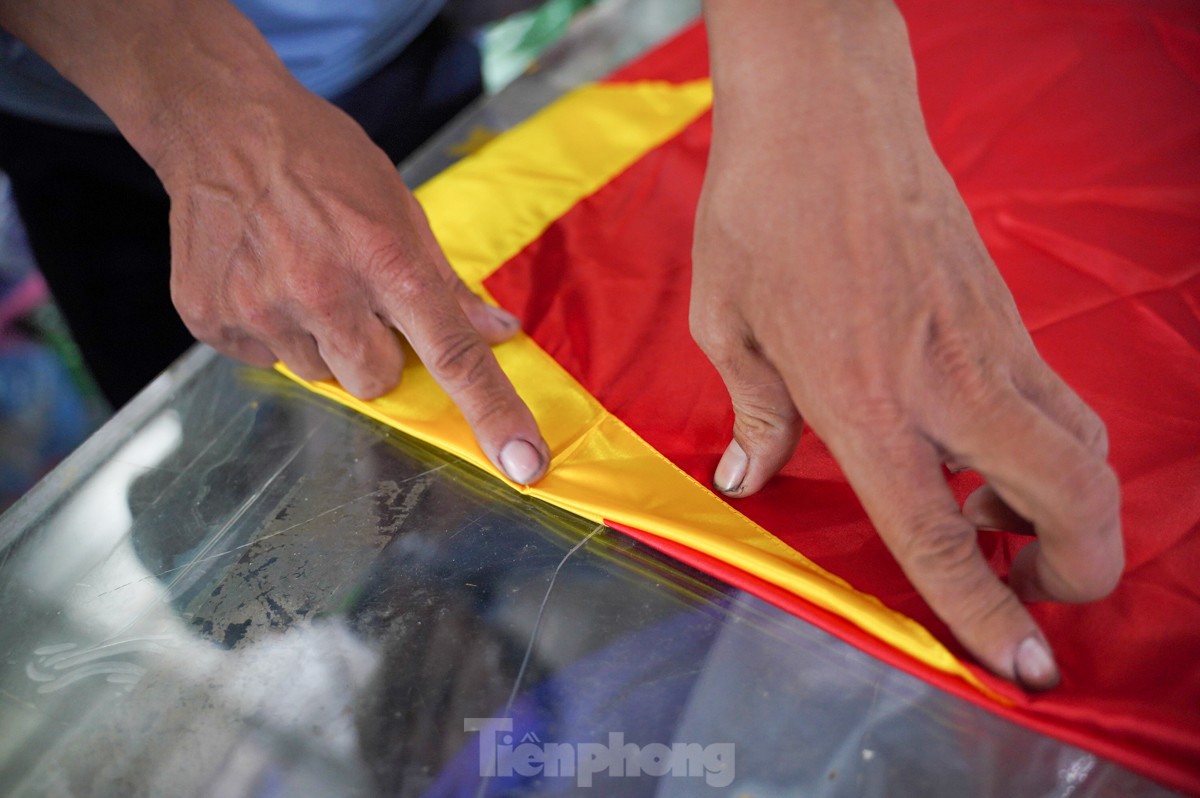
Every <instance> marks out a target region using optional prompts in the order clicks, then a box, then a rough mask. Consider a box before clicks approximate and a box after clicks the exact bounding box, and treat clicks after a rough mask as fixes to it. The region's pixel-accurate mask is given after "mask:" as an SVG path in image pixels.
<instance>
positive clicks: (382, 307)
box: [157, 85, 550, 484]
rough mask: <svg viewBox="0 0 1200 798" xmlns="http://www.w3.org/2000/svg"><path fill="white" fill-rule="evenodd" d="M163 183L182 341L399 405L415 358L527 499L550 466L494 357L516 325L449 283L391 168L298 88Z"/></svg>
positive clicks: (189, 149) (222, 130) (219, 135)
mask: <svg viewBox="0 0 1200 798" xmlns="http://www.w3.org/2000/svg"><path fill="white" fill-rule="evenodd" d="M227 114H228V115H227V116H225V117H222V116H220V115H218V117H217V118H215V119H212V120H211V123H210V124H209V125H208V126H207V127H206V128H205V132H204V133H203V134H202V135H196V134H195V133H194V131H195V128H190V130H192V131H193V134H192V136H191V138H190V139H188V140H187V141H186V142H183V146H178V144H179V142H176V145H177V146H173V147H172V148H171V153H170V158H169V160H167V161H166V162H165V163H160V164H158V165H157V166H158V171H159V174H160V176H161V177H162V178H163V183H164V185H165V186H166V188H167V191H168V193H169V194H170V197H171V249H172V264H171V292H172V297H173V299H174V301H175V305H176V307H177V309H178V310H179V313H180V315H181V316H182V318H183V320H184V323H185V324H187V326H188V329H190V330H191V331H192V333H193V334H194V335H195V336H196V337H197V338H198V339H200V340H201V341H204V342H205V343H208V344H210V345H211V346H213V347H214V348H216V349H217V350H219V351H220V352H222V353H224V354H227V355H230V356H232V357H235V358H237V359H240V360H243V361H246V362H248V363H252V364H255V365H259V366H270V365H271V364H273V363H274V362H275V361H277V360H282V361H283V362H284V363H285V364H286V365H287V366H288V368H290V369H291V370H292V371H293V372H295V373H296V374H297V375H299V376H300V377H303V378H304V379H307V380H320V379H326V378H329V377H331V376H332V377H336V378H337V379H338V381H339V382H340V383H341V384H342V386H343V387H344V388H345V389H346V390H347V391H349V392H350V393H352V394H354V395H355V396H358V397H359V398H362V399H371V398H374V397H377V396H380V395H381V394H383V393H386V392H387V391H389V390H390V389H392V388H393V387H394V386H395V385H396V383H397V381H398V379H399V375H400V370H401V366H402V364H403V358H404V354H403V350H402V349H401V346H400V342H399V340H398V338H397V336H396V331H399V332H400V333H401V334H403V335H404V336H405V337H406V338H407V339H408V341H409V343H411V344H412V347H413V350H414V351H415V352H416V353H417V355H418V356H419V357H420V358H421V360H422V361H423V362H424V363H425V365H426V367H427V368H428V369H429V370H430V372H431V373H432V375H433V377H434V378H435V379H436V380H437V381H438V383H439V384H440V385H441V386H442V387H443V388H445V390H446V392H447V393H448V394H449V395H450V397H451V399H453V400H454V402H455V404H457V405H458V407H459V408H460V409H461V410H462V412H463V414H464V415H465V416H466V419H467V421H468V422H469V423H470V425H471V429H472V430H473V431H474V433H475V436H476V439H477V440H478V441H479V444H480V446H481V447H482V449H483V451H484V453H485V454H486V455H487V456H488V458H489V459H490V460H491V461H492V462H493V463H494V464H495V465H497V466H498V467H499V468H500V469H501V470H502V471H503V472H504V473H505V474H507V475H508V477H509V478H510V479H512V480H513V481H514V482H518V483H521V484H529V483H531V482H534V481H536V480H537V479H539V478H540V477H541V476H542V475H543V474H544V472H545V470H546V467H547V465H548V464H549V462H550V456H549V450H548V447H547V446H546V443H545V442H544V441H543V440H542V437H541V434H540V433H539V431H538V427H537V424H536V422H535V421H534V418H533V415H532V414H531V413H530V411H529V409H528V407H526V405H525V404H524V402H523V401H522V400H521V398H520V397H519V396H518V395H517V393H516V391H515V390H514V389H513V386H512V384H511V383H510V382H509V381H508V379H507V377H506V376H505V375H504V373H503V372H502V371H501V370H500V367H499V365H498V364H497V362H496V359H495V357H494V355H493V354H492V352H491V350H490V348H489V346H488V344H494V343H498V342H501V341H504V340H507V339H509V338H511V337H512V336H513V335H515V334H516V333H517V332H518V330H519V322H518V321H517V319H516V318H515V317H514V316H512V314H510V313H507V312H506V311H504V310H502V309H500V308H496V307H492V306H490V305H488V304H486V303H485V302H484V301H483V300H482V299H481V298H480V297H478V296H477V295H475V294H474V293H472V292H471V291H470V290H469V289H468V288H467V287H466V286H465V285H464V284H463V282H462V281H461V280H460V279H459V278H458V277H457V275H455V273H454V272H453V270H452V269H451V268H450V265H449V264H448V263H447V261H446V258H445V256H444V255H443V254H442V252H441V249H440V248H439V247H438V244H437V242H436V241H435V239H434V237H433V234H432V232H431V231H430V229H429V224H428V221H427V220H426V218H425V215H424V213H423V211H422V210H421V207H420V205H419V204H418V203H417V201H416V199H415V198H414V197H413V195H412V193H411V192H410V191H409V190H408V188H407V187H406V186H405V185H404V183H403V181H402V180H401V178H400V176H399V174H398V173H397V172H396V169H395V167H394V166H393V164H392V163H391V162H390V160H389V159H388V158H387V156H386V155H385V154H384V153H383V152H382V151H380V150H379V149H378V148H377V147H376V146H375V145H374V144H373V143H372V142H371V141H370V140H369V139H368V137H367V136H366V134H365V133H364V132H363V131H362V129H361V128H360V127H359V126H358V125H357V124H356V123H355V122H354V121H353V120H351V119H350V118H349V117H348V116H346V115H345V114H343V113H342V112H341V111H339V110H338V109H336V108H335V107H334V106H332V105H330V104H329V103H327V102H325V101H324V100H321V99H320V98H318V97H316V96H315V95H312V94H310V93H309V92H307V91H305V90H304V89H303V88H301V87H299V86H298V85H297V86H295V87H294V89H291V90H289V91H287V92H284V93H277V94H276V95H274V96H272V97H271V98H270V99H267V100H261V99H259V100H258V101H257V102H247V103H241V104H238V103H233V104H231V106H230V109H229V111H228V112H227Z"/></svg>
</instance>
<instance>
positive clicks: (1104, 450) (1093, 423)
mask: <svg viewBox="0 0 1200 798" xmlns="http://www.w3.org/2000/svg"><path fill="white" fill-rule="evenodd" d="M1083 445H1084V446H1086V447H1087V450H1088V451H1089V452H1092V453H1093V454H1095V455H1096V456H1097V457H1099V458H1100V459H1101V460H1107V459H1108V427H1107V426H1105V424H1104V422H1103V421H1101V420H1100V417H1099V416H1098V415H1096V414H1095V413H1094V412H1092V411H1091V410H1090V409H1089V410H1087V412H1085V413H1084V416H1083Z"/></svg>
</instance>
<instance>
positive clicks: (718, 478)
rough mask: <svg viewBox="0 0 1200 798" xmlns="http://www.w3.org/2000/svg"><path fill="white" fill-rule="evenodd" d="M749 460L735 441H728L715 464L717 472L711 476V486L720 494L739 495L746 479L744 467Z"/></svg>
mask: <svg viewBox="0 0 1200 798" xmlns="http://www.w3.org/2000/svg"><path fill="white" fill-rule="evenodd" d="M749 464H750V460H749V459H748V458H747V457H746V453H745V452H744V451H743V450H742V447H741V446H740V445H739V444H738V442H737V441H730V443H729V446H728V447H727V448H726V449H725V454H723V455H721V462H720V463H718V464H717V472H716V473H715V474H713V484H714V485H716V486H717V490H719V491H721V492H722V493H740V492H741V490H742V482H743V481H744V480H745V479H746V467H747V466H748V465H749Z"/></svg>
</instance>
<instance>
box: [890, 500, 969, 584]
mask: <svg viewBox="0 0 1200 798" xmlns="http://www.w3.org/2000/svg"><path fill="white" fill-rule="evenodd" d="M909 526H910V534H909V535H907V536H906V537H905V538H904V539H903V542H902V544H901V546H900V551H899V552H897V554H898V555H899V556H900V559H901V561H902V562H904V563H905V564H906V565H905V568H906V570H908V569H912V570H913V571H914V572H917V573H920V574H921V575H923V576H924V578H926V579H929V580H932V581H934V582H938V583H943V584H945V583H957V582H959V581H961V579H962V577H963V576H964V575H965V574H968V573H970V572H971V571H972V570H973V566H974V565H975V558H976V557H977V556H978V553H977V551H976V544H975V537H974V535H971V534H968V533H967V524H966V522H965V521H963V520H962V519H961V518H957V517H954V516H953V515H948V514H947V513H946V512H945V511H942V510H930V511H927V512H925V513H922V514H919V515H917V516H916V517H914V518H913V519H911V521H910V522H909Z"/></svg>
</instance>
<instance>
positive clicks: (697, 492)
mask: <svg viewBox="0 0 1200 798" xmlns="http://www.w3.org/2000/svg"><path fill="white" fill-rule="evenodd" d="M710 103H711V89H710V86H709V84H708V82H707V81H701V82H696V83H689V84H682V85H674V84H667V83H654V82H646V83H636V84H602V85H594V86H587V87H584V88H582V89H579V90H577V91H575V92H573V93H571V94H569V95H567V96H566V97H565V98H564V99H562V100H561V101H559V102H558V103H556V104H555V105H552V106H550V107H549V108H547V109H546V110H545V111H543V112H542V113H540V114H539V115H538V116H536V117H534V118H533V119H531V120H529V121H528V122H526V123H524V124H522V125H520V126H519V127H517V128H515V129H513V130H512V131H510V132H508V133H506V134H504V135H503V136H501V137H499V138H498V139H496V140H495V141H493V142H491V143H489V144H487V145H486V146H484V147H483V148H482V149H481V150H480V151H479V152H478V153H477V154H476V155H474V156H472V157H471V158H468V159H466V160H464V161H461V162H459V163H458V164H456V165H455V166H454V167H452V168H450V169H448V170H447V171H446V172H444V173H443V174H441V175H439V176H438V177H437V178H435V179H434V180H432V181H430V182H429V183H428V184H427V185H426V186H423V187H422V188H421V189H420V190H418V192H417V196H418V198H419V199H420V201H421V203H422V205H423V206H424V207H425V211H426V213H427V214H428V216H429V219H430V223H431V225H432V226H433V229H434V232H435V234H436V235H437V237H438V240H439V241H440V242H441V244H442V245H443V247H444V248H445V250H446V253H447V255H448V257H449V259H450V262H451V263H452V264H454V267H455V269H456V270H458V271H459V273H460V274H461V275H462V276H463V279H464V280H466V281H467V283H468V284H470V285H471V286H472V287H473V288H475V289H476V290H481V288H482V285H481V284H482V281H483V280H484V279H485V278H486V277H487V276H488V275H490V274H491V273H492V272H493V271H495V270H496V269H498V268H500V266H502V265H503V264H504V263H506V262H507V261H508V260H509V259H510V258H511V257H512V256H514V255H515V254H517V253H518V252H519V251H520V250H521V249H522V248H523V247H525V246H526V245H527V244H528V243H530V242H531V241H533V240H534V239H536V238H537V237H538V236H539V235H541V233H542V232H543V231H544V230H545V229H546V227H548V226H549V225H550V224H551V223H552V222H553V221H554V220H556V219H557V218H559V217H560V216H562V215H563V214H564V213H565V212H566V211H567V210H569V209H570V208H571V207H572V206H573V205H574V204H575V203H577V202H578V201H579V200H581V199H583V198H584V197H586V196H588V195H590V194H592V193H593V192H595V191H596V190H597V189H599V188H600V187H601V186H603V185H604V184H606V183H607V182H609V181H610V180H611V179H612V178H614V177H615V176H616V175H617V174H619V173H620V172H621V171H623V170H624V169H625V168H626V167H628V166H629V165H630V164H632V163H633V162H634V161H635V160H637V159H638V158H639V157H641V156H642V155H644V154H645V153H646V152H648V151H649V150H651V149H653V148H654V147H656V146H658V145H659V144H661V143H663V142H664V141H666V140H667V139H668V138H670V137H671V136H673V135H675V134H676V133H678V132H679V131H680V130H682V129H683V127H684V126H686V125H687V124H689V123H690V122H691V121H693V120H694V119H695V118H696V117H697V116H699V114H701V113H702V112H704V111H705V110H706V109H707V108H708V107H709V105H710ZM598 130H603V131H604V135H603V136H598V135H596V131H598ZM495 352H496V357H497V358H498V360H499V361H500V365H501V366H502V367H503V369H504V371H505V372H506V373H507V374H508V376H509V378H510V379H511V380H512V382H513V385H514V386H516V388H517V391H518V392H519V393H520V394H521V396H522V398H523V399H524V400H525V401H526V402H527V403H528V405H529V406H530V408H531V409H532V410H533V413H534V415H535V416H536V417H537V420H538V423H539V425H540V427H541V430H542V434H543V435H544V436H545V439H546V442H547V444H548V445H549V447H550V451H551V454H552V461H551V467H550V471H549V473H548V475H547V476H546V477H545V478H544V479H543V480H542V481H541V482H539V483H538V484H537V485H534V486H532V487H528V488H524V487H518V489H520V490H522V491H524V492H526V493H528V494H529V495H531V496H534V497H537V498H539V499H543V500H545V501H548V502H550V503H552V504H554V505H557V506H559V507H562V508H564V509H566V510H569V511H571V512H574V513H576V514H578V515H580V516H583V517H585V518H588V519H590V520H592V521H595V522H597V523H601V522H603V521H605V520H612V521H615V522H618V523H622V524H625V525H627V526H630V527H634V528H637V529H640V530H643V531H645V532H649V533H651V534H653V535H657V536H659V537H662V538H665V539H668V540H672V541H675V542H677V543H681V544H683V545H685V546H688V547H690V548H692V549H695V550H698V551H701V552H703V553H705V554H708V555H710V556H712V557H715V558H717V559H719V560H722V561H724V562H727V563H729V564H731V565H733V566H735V567H737V568H740V569H741V570H743V571H745V572H747V573H749V574H752V575H754V576H756V577H759V578H761V579H765V580H766V581H768V582H771V583H772V584H775V585H778V586H780V587H782V588H784V589H786V590H788V591H791V592H792V593H794V594H796V595H798V596H800V597H802V598H804V599H806V600H808V601H811V602H812V603H814V604H816V605H818V606H820V607H823V608H825V609H827V610H831V611H832V612H835V613H837V614H838V615H840V616H842V617H845V618H847V619H849V620H850V621H852V622H853V623H855V624H857V625H858V626H860V627H861V628H863V629H864V630H866V631H867V632H869V633H870V634H872V635H874V636H876V637H877V638H879V639H881V640H883V641H885V642H887V643H888V644H890V645H892V646H894V647H896V648H898V649H900V650H901V651H904V652H905V653H907V654H910V655H911V656H913V657H915V658H916V659H918V660H920V661H922V662H924V663H926V664H928V665H930V666H932V667H934V668H937V669H938V670H941V671H944V672H947V673H950V674H954V675H957V676H959V677H961V678H962V679H964V680H966V681H967V682H969V683H971V684H973V685H975V686H976V687H977V688H979V689H980V690H982V691H984V692H986V693H988V694H989V695H991V696H992V697H993V698H996V699H997V700H1001V701H1005V699H1003V698H1002V697H1000V696H998V695H997V694H995V693H994V692H992V691H990V690H988V689H987V688H986V687H985V686H984V685H983V684H982V683H980V682H979V681H978V680H977V679H976V678H975V677H974V676H973V675H972V674H971V673H970V671H969V670H968V669H967V668H966V667H965V666H964V665H963V664H962V663H961V662H960V661H959V660H958V659H957V658H956V657H954V655H953V654H951V653H950V652H949V651H948V650H947V649H946V648H945V647H944V646H942V645H941V644H940V643H939V642H938V641H937V640H936V639H935V638H934V637H933V636H932V635H931V634H930V633H929V632H928V631H927V630H926V629H925V628H924V627H922V626H921V625H920V624H918V623H916V622H915V621H913V620H911V619H910V618H908V617H906V616H904V615H902V614H900V613H897V612H894V611H892V610H890V609H888V608H887V607H885V606H884V605H883V604H881V603H880V602H879V601H878V600H877V599H875V598H874V597H872V596H869V595H866V594H863V593H860V592H858V591H856V590H854V589H853V588H852V587H851V586H850V585H848V584H847V583H846V582H844V581H843V580H841V579H839V578H838V577H836V576H834V575H833V574H830V573H829V572H827V571H824V570H823V569H821V568H820V567H818V566H817V565H815V564H814V563H813V562H812V561H810V560H809V559H807V558H806V557H804V556H803V555H801V554H800V553H799V552H797V551H795V550H794V549H792V548H791V547H790V546H788V545H787V544H785V543H783V542H782V541H780V540H779V539H778V538H776V537H775V536H774V535H772V534H770V533H769V532H767V531H766V530H765V529H763V528H762V527H760V526H758V525H757V524H755V523H754V522H753V521H751V520H750V519H748V518H747V517H745V516H744V515H742V514H741V513H738V512H737V511H736V510H735V509H734V508H732V507H730V506H729V505H728V504H726V503H725V502H724V501H723V500H722V499H720V498H719V497H717V496H716V495H715V494H714V493H712V491H710V490H709V489H707V488H706V487H704V486H703V485H700V484H699V483H697V482H696V481H695V480H693V479H692V478H691V477H690V476H689V475H688V474H686V473H684V472H683V471H682V470H680V469H679V468H677V467H676V466H675V465H674V464H672V463H671V462H670V461H668V460H667V459H666V458H665V457H663V456H662V455H661V454H659V453H658V452H657V451H655V450H654V449H653V448H651V447H650V446H649V444H647V443H646V442H645V441H643V440H642V439H641V438H639V437H638V436H637V435H636V434H635V433H634V432H633V431H632V430H630V429H629V428H628V427H627V426H626V425H625V424H624V423H623V422H621V421H620V419H618V418H616V417H615V416H613V415H612V414H610V413H609V412H608V411H606V410H605V409H604V408H603V407H602V406H601V405H600V403H599V402H598V401H597V400H596V399H595V398H594V397H592V396H591V395H590V394H589V393H588V392H587V391H586V390H585V389H584V388H583V387H582V386H581V385H579V384H578V383H577V382H576V381H575V380H574V378H572V377H571V376H570V375H569V374H568V373H567V372H566V370H565V369H563V368H562V367H561V366H560V365H559V364H558V363H556V362H555V361H554V360H553V358H551V357H550V356H549V355H548V354H546V353H545V352H544V351H543V350H542V349H541V348H540V347H539V346H538V345H537V344H536V343H535V342H534V341H533V340H532V339H530V338H529V337H527V336H525V335H520V336H518V337H517V338H516V339H514V340H512V341H509V342H508V343H505V344H503V345H501V346H498V347H496V349H495ZM279 368H280V370H281V371H283V372H284V373H285V374H288V376H291V377H292V378H293V379H296V380H297V381H299V382H303V381H302V380H299V378H297V377H295V375H293V374H291V373H290V372H288V371H287V369H286V368H284V367H282V366H280V367H279ZM304 384H305V385H307V386H308V387H309V388H311V389H312V390H314V391H316V392H318V393H321V394H323V395H325V396H328V397H330V398H331V399H334V400H335V401H337V402H340V403H342V404H344V405H347V406H349V407H351V408H354V409H355V410H358V411H360V412H362V413H365V414H366V415H369V416H371V417H373V418H376V419H378V420H380V421H382V422H384V423H385V424H389V425H391V426H393V427H396V428H397V429H400V430H402V431H403V432H406V433H408V434H411V435H414V436H416V437H418V438H420V439H422V440H424V441H427V442H430V443H433V444H435V445H437V446H439V447H441V448H442V449H445V450H447V451H449V452H452V453H453V454H455V455H457V456H459V457H461V458H463V459H464V460H467V461H468V462H470V463H472V464H474V465H476V466H478V467H479V468H482V469H484V470H485V471H488V472H489V473H491V474H494V475H495V476H497V477H498V478H501V479H503V476H502V475H501V474H500V473H499V472H498V471H497V470H496V469H495V467H494V466H492V464H491V463H490V462H489V461H488V460H487V458H486V457H485V456H484V454H483V452H482V451H481V450H480V449H479V447H478V445H477V444H476V443H475V441H474V439H473V438H472V436H471V433H470V430H469V428H468V427H467V425H466V422H465V420H464V419H463V418H462V416H461V415H460V414H459V412H458V410H457V409H456V408H455V406H454V405H453V403H452V402H451V401H450V399H449V398H448V397H447V396H446V394H445V393H444V392H443V391H442V390H441V388H440V387H439V386H438V385H437V384H436V383H435V382H434V381H433V379H432V378H431V377H430V376H429V374H428V372H427V371H425V370H424V368H423V367H421V366H420V364H419V363H417V362H416V361H415V358H410V359H409V364H408V365H406V367H405V371H404V375H403V379H402V381H401V384H400V387H398V388H397V389H396V390H395V391H393V392H392V393H390V394H388V395H387V396H384V397H382V398H380V399H376V400H374V401H372V402H362V401H360V400H358V399H355V398H354V397H353V396H351V395H349V394H347V393H346V392H345V391H343V390H342V389H341V388H340V387H339V386H338V385H337V384H336V383H333V382H320V383H306V382H304Z"/></svg>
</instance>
